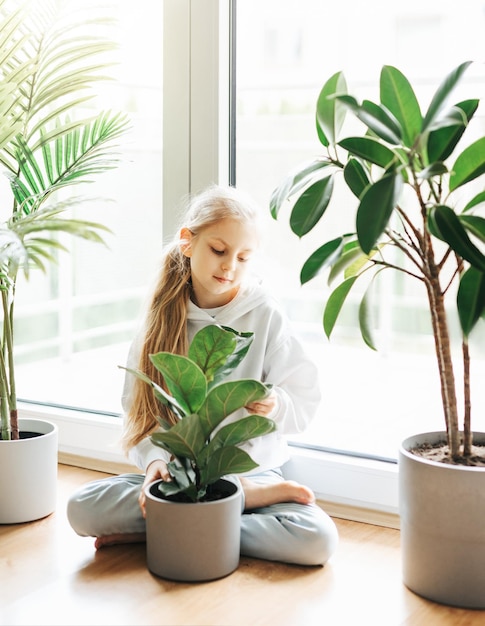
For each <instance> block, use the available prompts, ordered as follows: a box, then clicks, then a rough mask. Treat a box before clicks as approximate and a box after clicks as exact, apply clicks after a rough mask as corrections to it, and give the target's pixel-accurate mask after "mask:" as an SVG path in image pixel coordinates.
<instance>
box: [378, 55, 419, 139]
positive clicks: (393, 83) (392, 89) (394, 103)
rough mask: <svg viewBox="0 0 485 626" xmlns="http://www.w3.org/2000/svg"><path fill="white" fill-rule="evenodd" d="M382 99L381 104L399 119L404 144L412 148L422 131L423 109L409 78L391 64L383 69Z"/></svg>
mask: <svg viewBox="0 0 485 626" xmlns="http://www.w3.org/2000/svg"><path fill="white" fill-rule="evenodd" d="M380 99H381V104H382V105H384V106H385V107H386V109H388V110H389V111H390V112H391V114H392V115H393V116H394V117H395V118H396V119H397V121H398V123H399V125H400V127H401V129H402V141H403V143H404V145H405V146H407V147H408V148H411V147H412V146H413V145H414V143H415V141H416V139H417V137H418V136H419V133H420V132H421V123H422V115H421V109H420V107H419V103H418V100H417V98H416V94H415V93H414V90H413V88H412V87H411V84H410V83H409V81H408V79H407V78H406V77H405V76H404V74H403V73H402V72H400V71H399V70H398V69H397V68H395V67H392V66H390V65H385V66H384V67H383V68H382V70H381V77H380Z"/></svg>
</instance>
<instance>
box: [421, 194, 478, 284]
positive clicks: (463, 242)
mask: <svg viewBox="0 0 485 626" xmlns="http://www.w3.org/2000/svg"><path fill="white" fill-rule="evenodd" d="M430 216H431V219H432V220H433V221H434V224H435V226H436V229H437V231H438V233H439V235H440V237H441V238H442V239H443V241H446V242H447V243H448V245H449V246H450V247H451V248H452V250H454V251H455V252H456V254H458V255H459V256H461V257H462V258H464V259H465V260H466V261H468V262H469V263H471V264H472V265H473V266H474V267H476V268H477V269H479V270H480V271H482V272H485V256H484V255H483V254H482V253H481V252H480V250H479V249H478V248H477V247H476V246H475V245H474V244H473V243H472V241H471V240H470V238H469V237H468V235H467V233H466V230H465V229H464V228H463V226H462V225H461V222H460V220H459V219H458V217H457V216H456V215H455V213H454V211H453V210H452V209H450V207H447V206H444V205H439V206H436V207H433V209H432V210H431V211H430Z"/></svg>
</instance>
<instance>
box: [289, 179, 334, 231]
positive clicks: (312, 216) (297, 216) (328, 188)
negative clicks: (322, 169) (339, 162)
mask: <svg viewBox="0 0 485 626" xmlns="http://www.w3.org/2000/svg"><path fill="white" fill-rule="evenodd" d="M332 191H333V176H327V177H326V178H323V179H322V180H319V181H317V182H316V183H313V185H311V186H310V187H308V189H305V191H304V192H303V193H302V194H301V196H300V197H299V198H298V200H297V201H296V202H295V205H294V207H293V210H292V212H291V216H290V227H291V230H292V231H293V232H294V233H295V235H298V236H299V237H303V235H306V234H307V233H308V232H309V231H310V230H311V229H312V228H313V227H314V226H315V224H317V223H318V221H319V220H320V218H321V217H322V215H323V214H324V213H325V211H326V209H327V207H328V204H329V202H330V199H331V197H332Z"/></svg>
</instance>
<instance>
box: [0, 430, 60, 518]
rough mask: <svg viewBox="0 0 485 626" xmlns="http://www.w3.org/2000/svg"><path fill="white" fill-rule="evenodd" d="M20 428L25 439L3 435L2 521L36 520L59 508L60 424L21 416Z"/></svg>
mask: <svg viewBox="0 0 485 626" xmlns="http://www.w3.org/2000/svg"><path fill="white" fill-rule="evenodd" d="M19 430H20V434H21V437H23V438H21V439H18V440H16V441H2V440H1V439H0V524H19V523H23V522H32V521H34V520H38V519H41V518H42V517H46V516H47V515H50V514H51V513H52V512H53V511H54V510H55V508H56V498H57V447H58V446H57V441H58V428H57V426H56V425H55V424H52V423H51V422H48V421H46V420H43V419H27V418H20V419H19ZM28 433H36V434H37V435H38V436H30V435H28Z"/></svg>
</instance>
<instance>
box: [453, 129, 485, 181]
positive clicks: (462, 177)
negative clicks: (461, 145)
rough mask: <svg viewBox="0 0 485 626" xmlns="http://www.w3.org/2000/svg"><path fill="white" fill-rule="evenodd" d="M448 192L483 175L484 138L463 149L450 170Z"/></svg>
mask: <svg viewBox="0 0 485 626" xmlns="http://www.w3.org/2000/svg"><path fill="white" fill-rule="evenodd" d="M451 170H452V171H451V176H450V191H454V190H455V189H457V188H458V187H461V185H464V184H465V183H469V182H470V181H471V180H474V179H475V178H478V176H481V175H482V174H484V173H485V137H481V138H480V139H477V141H475V142H474V143H472V144H471V145H470V146H468V147H467V148H465V149H464V150H463V152H462V153H461V154H460V155H459V156H458V157H457V159H456V161H455V164H454V165H453V167H452V168H451Z"/></svg>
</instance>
